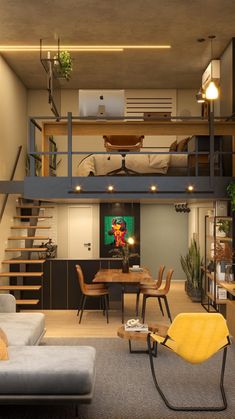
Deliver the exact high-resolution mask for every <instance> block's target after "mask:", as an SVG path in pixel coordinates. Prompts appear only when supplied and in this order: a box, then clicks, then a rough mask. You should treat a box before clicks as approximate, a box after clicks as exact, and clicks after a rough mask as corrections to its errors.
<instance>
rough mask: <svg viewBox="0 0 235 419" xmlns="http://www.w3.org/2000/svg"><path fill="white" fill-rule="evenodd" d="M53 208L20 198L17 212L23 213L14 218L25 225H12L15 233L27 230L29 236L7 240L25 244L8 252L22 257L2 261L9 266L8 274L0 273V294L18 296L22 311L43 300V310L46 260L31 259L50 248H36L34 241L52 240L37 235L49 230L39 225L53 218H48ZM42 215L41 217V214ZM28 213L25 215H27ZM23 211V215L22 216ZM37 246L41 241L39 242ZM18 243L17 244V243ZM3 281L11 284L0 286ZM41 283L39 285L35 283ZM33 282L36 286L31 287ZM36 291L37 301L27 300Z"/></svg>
mask: <svg viewBox="0 0 235 419" xmlns="http://www.w3.org/2000/svg"><path fill="white" fill-rule="evenodd" d="M47 208H49V209H52V208H54V207H53V206H50V205H44V204H40V202H39V201H36V202H30V203H28V202H27V201H25V200H23V199H21V198H20V205H17V206H16V210H17V211H20V212H21V214H17V215H15V216H14V219H16V220H18V221H20V222H22V223H23V224H19V225H13V226H12V227H11V229H12V230H19V231H21V230H26V231H27V233H26V235H21V234H20V233H19V234H17V235H14V236H10V237H9V238H8V240H9V242H10V243H12V242H13V241H20V243H22V242H24V244H23V245H22V246H21V244H20V247H18V246H17V247H8V248H6V249H5V251H6V252H7V253H14V252H20V256H17V257H13V258H9V259H5V260H3V261H2V264H3V265H8V266H9V270H8V271H7V272H1V273H0V292H4V291H5V292H6V291H8V292H10V293H12V294H13V295H14V296H15V297H16V304H17V305H18V306H20V307H21V308H22V307H23V308H27V306H36V305H38V304H39V302H40V301H41V308H43V288H42V287H43V269H42V268H43V264H44V263H45V261H46V260H45V259H35V257H34V258H33V257H32V254H33V252H37V253H41V252H46V251H47V247H41V245H40V246H39V245H38V246H37V247H36V246H34V245H33V244H34V242H35V241H36V240H37V241H38V240H45V241H47V240H48V239H49V236H48V235H47V234H45V235H36V232H37V230H49V229H50V228H51V226H49V225H46V226H44V225H38V222H44V220H45V221H46V220H48V219H51V218H52V215H45V214H44V212H45V210H46V209H47ZM41 210H44V211H43V214H42V211H41ZM24 211H25V213H24ZM22 212H23V213H22ZM37 243H38V242H37ZM17 244H18V243H17ZM1 278H9V284H8V285H5V284H4V285H2V284H1ZM38 280H40V284H38V283H35V281H38ZM32 283H33V285H32ZM30 292H31V293H33V295H34V294H35V292H36V295H37V297H36V298H25V296H26V297H27V294H28V295H29V293H30Z"/></svg>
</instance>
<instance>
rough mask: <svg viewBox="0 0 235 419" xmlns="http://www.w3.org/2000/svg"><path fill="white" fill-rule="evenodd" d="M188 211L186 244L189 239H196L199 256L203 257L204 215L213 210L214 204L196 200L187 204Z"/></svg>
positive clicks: (189, 241)
mask: <svg viewBox="0 0 235 419" xmlns="http://www.w3.org/2000/svg"><path fill="white" fill-rule="evenodd" d="M189 208H190V210H191V211H190V213H189V217H188V246H190V243H191V240H192V239H195V240H197V242H198V244H199V246H200V251H201V257H203V258H204V253H205V216H206V215H208V214H209V213H211V211H213V208H214V205H213V202H212V201H208V202H198V203H194V204H189Z"/></svg>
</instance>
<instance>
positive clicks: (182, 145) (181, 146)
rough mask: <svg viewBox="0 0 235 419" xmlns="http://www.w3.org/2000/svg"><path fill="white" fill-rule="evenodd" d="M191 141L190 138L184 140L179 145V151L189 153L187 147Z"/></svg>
mask: <svg viewBox="0 0 235 419" xmlns="http://www.w3.org/2000/svg"><path fill="white" fill-rule="evenodd" d="M189 140H190V137H187V138H183V140H181V141H180V142H179V143H178V144H177V151H187V145H188V142H189Z"/></svg>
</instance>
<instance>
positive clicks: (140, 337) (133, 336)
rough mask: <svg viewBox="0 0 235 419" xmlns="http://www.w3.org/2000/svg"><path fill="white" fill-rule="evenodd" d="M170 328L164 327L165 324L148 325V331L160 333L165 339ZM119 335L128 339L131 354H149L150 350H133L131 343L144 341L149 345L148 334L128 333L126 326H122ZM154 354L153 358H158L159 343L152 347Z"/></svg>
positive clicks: (118, 331)
mask: <svg viewBox="0 0 235 419" xmlns="http://www.w3.org/2000/svg"><path fill="white" fill-rule="evenodd" d="M168 328H169V326H164V325H163V324H158V323H152V324H149V325H148V329H149V331H150V332H153V333H158V334H159V335H160V336H162V337H165V336H166V335H167V330H168ZM117 335H118V337H119V338H121V339H127V340H128V343H129V351H130V353H131V354H133V353H135V354H136V353H148V350H133V349H132V346H131V342H132V341H133V340H135V341H142V342H145V343H147V336H148V333H146V332H131V331H129V330H128V331H126V330H125V326H121V327H119V328H118V330H117ZM152 354H153V356H155V357H156V356H157V342H156V341H155V342H154V343H153V346H152Z"/></svg>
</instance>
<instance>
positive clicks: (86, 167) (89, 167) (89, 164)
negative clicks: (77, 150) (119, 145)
mask: <svg viewBox="0 0 235 419" xmlns="http://www.w3.org/2000/svg"><path fill="white" fill-rule="evenodd" d="M91 173H93V174H95V163H94V156H93V155H92V154H89V155H88V156H86V157H84V159H83V160H81V161H80V163H79V164H78V167H77V172H76V175H77V176H89V175H90V174H91Z"/></svg>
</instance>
